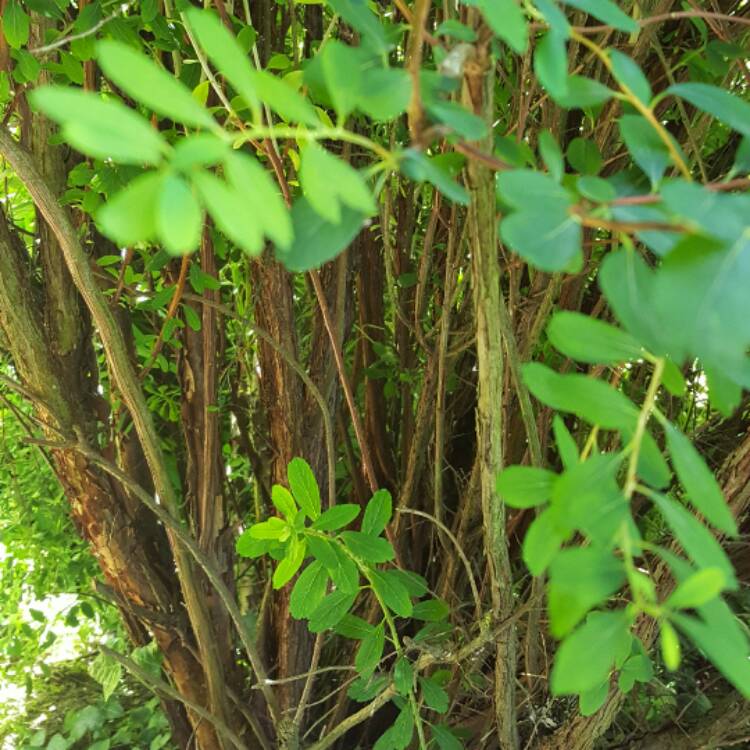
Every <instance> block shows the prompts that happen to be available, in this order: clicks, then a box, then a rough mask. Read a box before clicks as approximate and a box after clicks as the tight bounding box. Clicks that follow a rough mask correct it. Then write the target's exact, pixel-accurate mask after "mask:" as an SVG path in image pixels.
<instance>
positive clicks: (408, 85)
mask: <svg viewBox="0 0 750 750" xmlns="http://www.w3.org/2000/svg"><path fill="white" fill-rule="evenodd" d="M411 89H412V81H411V77H410V76H409V74H408V73H407V72H406V71H405V70H402V69H400V68H372V67H370V68H365V69H364V70H363V71H362V88H361V89H360V91H359V92H358V95H357V108H358V109H360V110H362V112H364V113H365V114H366V115H368V116H369V117H371V118H372V119H373V120H377V121H381V122H388V121H389V120H393V119H394V118H396V117H398V116H399V115H401V114H403V113H404V112H405V111H406V108H407V107H408V106H409V100H410V99H411Z"/></svg>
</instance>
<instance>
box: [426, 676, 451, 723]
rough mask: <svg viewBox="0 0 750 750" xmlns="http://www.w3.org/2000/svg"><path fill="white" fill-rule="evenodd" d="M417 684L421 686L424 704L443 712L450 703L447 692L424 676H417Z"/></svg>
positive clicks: (440, 712)
mask: <svg viewBox="0 0 750 750" xmlns="http://www.w3.org/2000/svg"><path fill="white" fill-rule="evenodd" d="M419 686H420V687H421V688H422V699H423V700H424V702H425V705H426V706H428V707H429V708H431V709H432V710H433V711H437V712H438V713H439V714H444V713H445V712H446V711H447V710H448V706H449V705H450V699H449V698H448V693H446V692H445V690H443V688H442V687H440V685H438V684H437V683H436V682H435V681H434V680H431V679H428V678H426V677H420V678H419Z"/></svg>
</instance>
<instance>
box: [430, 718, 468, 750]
mask: <svg viewBox="0 0 750 750" xmlns="http://www.w3.org/2000/svg"><path fill="white" fill-rule="evenodd" d="M432 737H433V739H434V740H435V742H437V746H438V747H439V748H440V750H463V748H464V743H463V742H461V740H460V739H458V737H456V735H455V734H453V732H452V731H451V730H450V727H446V726H443V725H442V724H433V725H432Z"/></svg>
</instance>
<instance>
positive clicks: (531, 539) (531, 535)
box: [523, 508, 566, 576]
mask: <svg viewBox="0 0 750 750" xmlns="http://www.w3.org/2000/svg"><path fill="white" fill-rule="evenodd" d="M565 537H566V535H565V534H564V533H563V532H561V531H560V530H559V529H558V527H557V523H556V518H555V514H554V513H553V512H552V511H551V509H549V508H548V509H547V510H544V511H542V512H541V513H540V514H539V515H538V516H537V517H536V518H535V519H534V520H533V521H532V523H531V526H529V528H528V531H527V532H526V536H525V537H524V538H523V561H524V563H525V564H526V567H527V568H528V569H529V572H530V573H531V574H532V575H535V576H538V575H541V574H542V573H543V572H544V571H545V570H546V568H547V566H548V565H549V564H550V562H551V561H552V559H553V558H554V557H555V555H556V554H557V553H558V550H559V549H560V547H561V546H562V543H563V542H564V541H565Z"/></svg>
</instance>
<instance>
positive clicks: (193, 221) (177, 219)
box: [156, 173, 203, 255]
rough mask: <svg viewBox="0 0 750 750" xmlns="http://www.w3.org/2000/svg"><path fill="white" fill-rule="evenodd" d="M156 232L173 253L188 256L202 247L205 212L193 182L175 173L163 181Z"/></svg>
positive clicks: (157, 211) (165, 246)
mask: <svg viewBox="0 0 750 750" xmlns="http://www.w3.org/2000/svg"><path fill="white" fill-rule="evenodd" d="M156 231H157V234H158V235H159V238H160V239H161V241H162V244H163V245H164V249H165V250H166V251H167V252H168V253H169V254H170V255H184V254H185V253H190V252H192V251H193V250H195V249H196V247H198V244H199V243H200V239H201V233H202V231H203V211H202V210H201V207H200V203H198V199H197V198H196V197H195V195H194V194H193V191H192V189H191V187H190V185H189V184H188V183H187V182H186V181H185V180H184V179H183V178H182V177H180V176H179V175H177V174H175V173H170V174H167V175H166V176H165V177H164V179H163V180H162V181H161V186H160V191H159V197H158V202H157V204H156Z"/></svg>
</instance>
